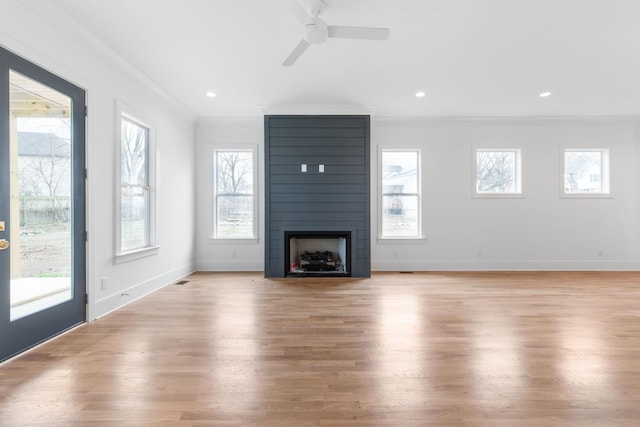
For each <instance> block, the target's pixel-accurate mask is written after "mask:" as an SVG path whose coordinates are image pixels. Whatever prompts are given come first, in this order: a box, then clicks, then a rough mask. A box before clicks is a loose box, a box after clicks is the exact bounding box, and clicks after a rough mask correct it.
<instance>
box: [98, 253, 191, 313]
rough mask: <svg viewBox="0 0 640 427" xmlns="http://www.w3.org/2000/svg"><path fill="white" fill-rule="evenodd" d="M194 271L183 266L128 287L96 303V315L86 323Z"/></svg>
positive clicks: (189, 266) (188, 266) (188, 265)
mask: <svg viewBox="0 0 640 427" xmlns="http://www.w3.org/2000/svg"><path fill="white" fill-rule="evenodd" d="M194 271H196V270H195V266H194V265H193V264H187V265H185V266H182V267H179V268H176V269H174V270H171V271H168V272H165V273H163V274H161V275H159V276H156V277H153V278H151V279H149V280H147V281H145V282H142V283H138V284H137V285H133V286H130V287H129V288H126V289H122V290H120V291H118V293H116V294H113V295H110V296H108V297H106V298H103V299H101V300H99V301H96V303H95V310H94V311H93V312H94V313H96V315H95V317H94V318H93V319H87V321H92V320H95V319H99V318H100V317H103V316H105V315H107V314H109V313H112V312H114V311H116V310H118V309H120V308H122V307H124V306H126V305H129V304H131V303H132V302H134V301H137V300H139V299H140V298H142V297H144V296H146V295H149V294H151V293H153V292H155V291H157V290H159V289H162V288H164V287H165V286H167V285H170V284H171V283H174V282H175V281H177V280H179V279H182V278H183V277H186V276H188V275H189V274H191V273H193V272H194Z"/></svg>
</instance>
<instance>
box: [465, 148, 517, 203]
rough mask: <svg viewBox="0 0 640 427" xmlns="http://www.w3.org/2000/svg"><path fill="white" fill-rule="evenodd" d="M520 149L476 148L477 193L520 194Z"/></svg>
mask: <svg viewBox="0 0 640 427" xmlns="http://www.w3.org/2000/svg"><path fill="white" fill-rule="evenodd" d="M520 176H521V172H520V150H495V149H478V150H476V193H477V194H520V193H521V192H522V184H521V180H520Z"/></svg>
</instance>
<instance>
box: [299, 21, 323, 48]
mask: <svg viewBox="0 0 640 427" xmlns="http://www.w3.org/2000/svg"><path fill="white" fill-rule="evenodd" d="M327 37H329V30H328V29H327V23H326V22H324V21H323V20H322V19H320V18H314V20H313V22H312V23H311V24H307V25H305V26H304V39H305V40H306V41H307V42H308V43H310V44H320V43H324V41H325V40H327Z"/></svg>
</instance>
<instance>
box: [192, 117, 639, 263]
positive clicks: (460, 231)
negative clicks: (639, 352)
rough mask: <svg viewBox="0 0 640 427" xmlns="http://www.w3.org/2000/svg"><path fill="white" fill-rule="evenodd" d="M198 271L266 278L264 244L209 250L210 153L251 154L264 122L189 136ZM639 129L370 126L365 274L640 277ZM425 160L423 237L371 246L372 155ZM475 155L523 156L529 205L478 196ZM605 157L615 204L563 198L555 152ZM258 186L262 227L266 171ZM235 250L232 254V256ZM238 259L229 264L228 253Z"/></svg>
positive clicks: (584, 123) (526, 123)
mask: <svg viewBox="0 0 640 427" xmlns="http://www.w3.org/2000/svg"><path fill="white" fill-rule="evenodd" d="M196 129H197V131H196V141H197V148H196V156H197V158H198V160H197V164H196V170H197V181H198V184H197V211H198V212H197V216H198V220H197V229H198V237H197V239H196V242H197V243H196V260H197V261H196V267H197V269H198V270H222V271H224V270H257V271H259V270H262V268H263V262H264V259H263V257H264V250H263V237H264V224H263V223H262V222H261V224H260V228H259V241H258V242H252V243H250V244H246V245H244V246H242V245H239V244H238V242H214V241H212V240H210V239H209V236H210V235H211V209H212V204H211V194H212V188H211V182H212V161H211V158H212V156H211V147H212V146H213V145H216V144H236V143H237V144H256V145H258V146H259V147H260V150H259V151H260V153H261V154H260V156H261V158H260V161H259V166H260V168H262V167H263V162H264V160H263V154H262V153H263V152H264V147H263V144H264V136H263V131H264V130H263V121H262V119H222V118H220V119H200V120H198V123H197V126H196ZM637 130H638V128H637V122H636V121H634V120H630V119H586V118H585V119H399V118H376V117H373V118H372V121H371V160H372V165H371V166H372V168H371V173H372V187H371V188H372V199H371V206H372V221H371V223H372V268H373V270H374V271H376V270H610V269H622V270H626V269H638V268H640V260H639V250H638V247H639V246H640V238H639V232H638V229H639V227H638V226H637V223H638V221H639V220H638V218H640V215H638V214H639V213H640V212H639V206H638V197H637V193H638V190H639V189H640V183H638V182H637V178H638V177H637V176H636V173H635V170H636V168H637V166H638V164H639V163H640V162H639V160H638V156H639V153H638V150H636V147H637V146H638V143H640V141H639V140H638V132H637ZM381 145H382V146H385V147H389V146H401V147H418V148H420V149H421V150H423V157H424V161H425V164H424V165H423V194H424V207H425V225H424V230H425V233H424V234H425V239H424V240H421V241H417V242H409V243H407V242H398V241H391V242H383V241H379V240H378V238H377V220H378V215H377V206H378V199H377V196H376V194H377V191H376V190H377V188H378V185H377V179H378V177H377V161H378V159H377V155H378V154H377V153H378V147H379V146H381ZM474 147H485V148H494V147H496V148H498V147H504V148H521V149H522V155H523V164H522V167H523V190H524V197H522V198H513V199H496V198H492V199H487V198H474V197H473V195H472V190H473V181H472V158H473V149H474ZM565 147H566V148H570V147H573V148H609V149H610V156H611V159H610V161H611V175H612V176H611V191H612V194H611V197H608V198H598V199H568V198H561V197H560V191H561V188H562V187H561V170H560V168H561V150H562V149H563V148H565ZM258 173H259V176H260V179H261V181H260V191H261V193H260V200H259V202H260V204H261V210H260V220H261V221H263V216H264V214H263V212H264V209H263V206H262V205H263V204H264V193H263V190H264V182H263V181H264V180H263V176H262V175H263V174H264V170H263V169H261V170H259V171H258ZM234 251H235V252H234ZM234 253H235V254H236V256H235V257H234V256H233V254H234Z"/></svg>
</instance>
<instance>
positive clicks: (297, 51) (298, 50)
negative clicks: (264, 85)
mask: <svg viewBox="0 0 640 427" xmlns="http://www.w3.org/2000/svg"><path fill="white" fill-rule="evenodd" d="M309 46H310V44H309V43H307V41H306V40H305V39H302V40H300V43H298V45H297V46H296V47H295V48H294V49H293V52H291V53H290V54H289V56H287V59H285V60H284V62H283V63H282V65H283V66H284V67H290V66H292V65H293V64H295V62H296V61H297V60H298V58H300V55H302V54H303V53H304V51H305V50H307V48H308V47H309Z"/></svg>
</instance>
